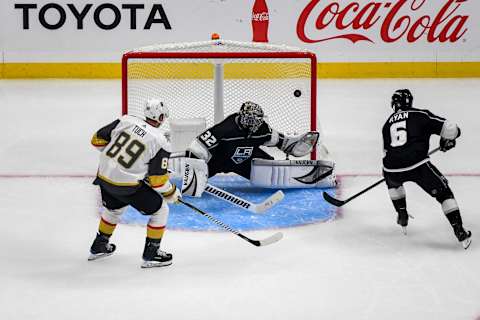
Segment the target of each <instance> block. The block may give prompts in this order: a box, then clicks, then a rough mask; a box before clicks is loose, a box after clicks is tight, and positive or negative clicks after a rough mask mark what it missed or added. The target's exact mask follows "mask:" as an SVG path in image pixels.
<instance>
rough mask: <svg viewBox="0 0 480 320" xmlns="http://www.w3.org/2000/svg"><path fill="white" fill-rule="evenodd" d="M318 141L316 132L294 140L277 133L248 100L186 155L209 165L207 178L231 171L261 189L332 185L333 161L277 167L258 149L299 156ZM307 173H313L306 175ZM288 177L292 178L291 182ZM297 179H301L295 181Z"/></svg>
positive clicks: (259, 110) (199, 138)
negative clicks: (270, 148)
mask: <svg viewBox="0 0 480 320" xmlns="http://www.w3.org/2000/svg"><path fill="white" fill-rule="evenodd" d="M318 138H319V133H318V132H315V131H311V132H307V133H305V134H303V135H300V136H296V137H289V136H286V135H284V134H283V133H280V132H278V131H276V130H275V129H273V128H272V127H270V125H269V124H268V123H267V122H266V121H265V120H264V113H263V110H262V108H261V107H260V106H259V105H258V104H256V103H254V102H251V101H247V102H245V103H243V104H242V105H241V107H240V110H239V112H236V113H233V114H231V115H229V116H228V117H227V118H226V119H225V120H223V121H222V122H220V123H218V124H216V125H214V126H213V127H211V128H209V129H207V130H206V131H204V132H203V133H202V134H200V135H199V136H198V137H197V138H196V139H195V140H194V141H193V142H192V143H191V145H190V146H189V147H188V149H187V152H186V156H187V158H196V159H201V160H202V161H203V160H204V163H205V162H206V164H207V166H208V177H212V176H214V175H216V174H217V173H221V172H223V173H228V172H233V173H236V174H238V175H240V176H242V177H244V178H246V179H250V181H251V182H252V183H253V184H254V185H257V186H262V187H279V188H283V187H285V188H288V187H314V186H319V185H320V184H321V183H329V186H331V184H333V183H334V182H331V181H334V180H335V177H334V175H333V174H332V172H333V163H332V162H329V161H323V162H322V161H314V160H313V161H312V160H306V161H305V163H303V164H302V163H300V162H298V163H293V161H290V162H289V163H282V164H279V161H276V160H273V157H272V156H271V155H269V154H268V153H267V152H265V151H263V150H262V149H260V146H266V147H276V148H278V149H280V150H282V151H283V152H284V153H286V154H287V155H292V156H294V157H302V156H305V155H308V154H309V153H310V152H312V149H313V148H314V147H315V146H316V144H317V142H318ZM254 159H255V160H254ZM257 159H258V160H257ZM259 160H260V161H259ZM308 161H311V162H309V163H307V162H308ZM302 165H303V167H301V166H302ZM307 165H308V166H309V167H307ZM280 166H281V170H283V171H282V172H285V174H282V177H278V176H277V175H276V172H277V171H278V170H276V168H278V167H280ZM255 168H257V169H255ZM258 168H260V169H258ZM325 168H327V169H328V170H329V171H328V174H325V176H328V175H330V176H329V177H328V179H326V178H325V176H324V177H322V176H321V174H320V173H319V172H325V171H326V170H323V169H325ZM272 172H273V173H272ZM305 172H306V173H307V175H306V174H305ZM310 172H311V173H312V174H310V175H308V173H310ZM290 176H292V177H293V178H292V179H290V178H289V177H290ZM297 176H299V177H300V178H304V179H303V180H302V179H296V180H295V178H296V177H297ZM307 176H308V177H307ZM322 179H323V180H322ZM327 180H328V182H326V181H327ZM272 181H273V182H272ZM276 181H278V183H277V182H276ZM197 190H198V188H197Z"/></svg>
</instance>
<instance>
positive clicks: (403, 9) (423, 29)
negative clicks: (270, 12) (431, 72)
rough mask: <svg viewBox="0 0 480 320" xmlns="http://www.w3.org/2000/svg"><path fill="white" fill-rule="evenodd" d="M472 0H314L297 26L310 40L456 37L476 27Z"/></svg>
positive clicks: (431, 40)
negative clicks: (472, 21)
mask: <svg viewBox="0 0 480 320" xmlns="http://www.w3.org/2000/svg"><path fill="white" fill-rule="evenodd" d="M470 1H471V0H470ZM467 2H468V0H435V1H432V0H430V1H428V0H397V1H389V0H384V1H325V0H311V1H309V2H308V3H307V4H306V6H305V7H304V8H303V10H302V11H301V12H300V14H299V17H298V21H297V26H296V31H297V35H298V38H299V39H300V40H301V41H302V42H305V43H321V42H325V41H349V42H351V43H357V42H366V43H371V44H375V43H379V42H384V43H394V42H406V43H415V42H423V43H435V42H438V43H445V42H450V43H455V42H457V41H459V40H461V39H462V38H464V37H465V36H466V35H467V33H468V31H469V28H471V27H475V25H470V24H469V19H470V13H469V12H468V10H466V4H467ZM476 27H478V24H476Z"/></svg>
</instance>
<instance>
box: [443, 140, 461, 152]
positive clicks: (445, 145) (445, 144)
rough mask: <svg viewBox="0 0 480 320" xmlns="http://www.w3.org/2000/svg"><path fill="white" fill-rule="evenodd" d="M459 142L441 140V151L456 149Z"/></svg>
mask: <svg viewBox="0 0 480 320" xmlns="http://www.w3.org/2000/svg"><path fill="white" fill-rule="evenodd" d="M456 144H457V142H456V141H455V139H445V138H440V151H443V152H447V151H448V150H450V149H452V148H455V145H456Z"/></svg>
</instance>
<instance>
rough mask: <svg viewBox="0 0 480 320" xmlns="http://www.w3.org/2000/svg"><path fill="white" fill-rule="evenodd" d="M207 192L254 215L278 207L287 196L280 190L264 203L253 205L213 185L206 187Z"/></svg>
mask: <svg viewBox="0 0 480 320" xmlns="http://www.w3.org/2000/svg"><path fill="white" fill-rule="evenodd" d="M205 191H206V192H207V193H209V194H211V195H213V196H215V197H217V198H219V199H221V200H224V201H227V202H229V203H231V204H233V205H236V206H238V207H240V208H243V209H246V210H248V211H251V212H253V213H264V212H265V211H267V210H268V209H270V208H272V207H273V206H274V205H276V204H277V203H278V202H280V201H282V199H283V197H284V196H285V195H284V194H283V192H282V191H281V190H278V191H277V192H275V193H274V194H272V195H271V196H270V197H268V198H267V199H266V200H264V201H263V202H260V203H253V202H250V201H247V200H245V199H242V198H240V197H239V196H236V195H234V194H231V193H229V192H227V191H225V190H222V189H220V188H217V187H215V186H212V185H211V184H207V186H206V187H205Z"/></svg>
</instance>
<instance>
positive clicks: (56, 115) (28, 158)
mask: <svg viewBox="0 0 480 320" xmlns="http://www.w3.org/2000/svg"><path fill="white" fill-rule="evenodd" d="M405 87H408V88H410V89H411V90H412V92H413V94H414V97H415V100H414V104H415V106H416V107H419V108H429V109H430V110H431V111H432V112H434V113H436V114H438V115H442V116H445V117H447V118H449V119H451V120H453V121H456V122H457V123H458V124H459V125H460V127H461V128H462V137H461V138H460V139H459V141H458V145H457V148H455V149H453V150H452V151H450V152H449V153H446V154H443V153H441V154H440V153H439V154H436V155H434V156H432V161H433V163H434V164H435V165H436V166H437V167H438V168H439V169H440V170H441V171H443V172H444V173H445V174H447V176H448V178H449V181H450V184H451V187H452V189H453V192H454V194H455V195H456V198H457V200H458V203H459V205H460V209H461V212H462V215H463V219H464V222H465V225H466V226H467V227H468V228H469V229H470V230H472V232H473V243H472V245H471V247H470V249H468V250H467V251H465V250H463V249H462V248H461V246H460V245H459V244H458V243H457V241H456V239H455V237H454V235H453V233H452V231H451V230H450V226H449V224H448V222H447V221H446V218H445V217H444V216H443V213H442V211H441V209H440V206H439V205H438V204H437V203H436V202H435V201H434V200H433V199H431V198H429V197H428V196H427V195H426V194H424V193H423V192H422V191H421V190H420V189H419V188H418V187H416V186H414V185H408V184H407V185H406V189H407V199H408V207H409V212H410V213H411V214H412V215H414V216H415V219H414V220H411V223H410V226H409V229H408V235H407V236H404V235H402V233H401V232H400V230H399V227H398V226H397V225H396V223H395V213H394V210H393V207H392V205H391V203H390V200H389V198H388V195H387V192H386V188H385V186H384V185H382V186H379V187H377V188H376V189H373V190H372V191H370V192H368V193H366V194H365V195H364V196H362V197H360V198H358V199H356V200H354V201H352V202H351V203H349V204H348V205H346V206H345V207H343V208H342V209H341V210H339V211H338V212H337V219H335V220H333V221H329V222H326V223H318V224H311V225H308V226H303V227H296V228H285V229H282V231H283V233H284V235H285V237H284V239H283V240H281V241H280V242H279V243H277V244H274V245H272V246H268V247H265V248H256V247H253V246H251V245H249V244H248V243H246V242H244V241H242V240H241V239H239V238H237V237H235V236H234V235H232V234H230V233H219V232H188V231H172V230H171V231H167V233H166V235H165V238H164V241H163V247H164V248H165V249H166V250H169V251H171V252H172V253H173V255H174V263H173V265H172V266H170V267H166V268H158V269H151V270H142V269H140V268H139V266H140V262H141V260H140V259H141V258H140V256H141V252H142V249H143V244H144V236H145V230H144V228H141V227H136V226H127V225H119V226H118V227H117V230H116V233H115V235H114V236H113V242H115V243H116V244H117V246H118V250H117V252H116V254H115V255H114V256H112V257H109V258H108V259H105V260H103V261H95V262H87V260H86V258H87V256H88V249H89V246H90V244H91V241H92V239H93V236H94V234H95V232H96V229H97V224H98V218H97V212H98V201H99V199H98V191H97V190H96V188H95V187H94V186H92V185H91V180H92V178H91V176H93V175H94V173H95V171H96V166H97V156H98V155H97V153H96V151H95V150H93V149H92V148H91V147H90V145H89V143H90V137H91V134H92V133H93V132H94V131H95V130H96V129H98V127H100V126H102V125H104V124H106V123H108V122H110V121H111V120H113V119H112V118H113V117H114V116H116V115H118V114H119V111H120V82H119V81H68V80H43V81H21V80H19V81H0V105H1V110H2V119H3V120H4V122H3V134H2V135H1V136H0V146H1V148H0V153H1V154H0V192H1V194H2V204H1V205H0V208H1V209H0V210H1V223H0V319H9V320H10V319H28V318H30V319H36V320H37V319H48V320H51V319H81V320H85V319H102V320H105V319H147V318H148V319H155V318H162V319H211V320H216V319H219V320H220V319H222V320H223V319H348V320H350V319H358V320H361V319H365V320H366V319H368V320H370V319H393V320H396V319H399V320H404V319H415V320H416V319H440V320H443V319H445V320H450V319H455V320H457V319H467V320H476V319H480V276H479V273H480V241H479V237H478V235H479V234H480V231H479V230H480V219H479V209H478V199H476V195H477V193H478V190H480V162H479V159H480V157H479V156H480V151H479V147H478V146H479V145H480V135H479V134H478V132H479V129H480V122H479V119H478V118H477V117H478V116H480V111H479V109H478V102H479V101H480V80H447V79H445V80H428V79H422V80H402V79H392V80H329V81H319V120H320V122H321V126H322V128H323V131H324V133H325V135H326V137H327V139H328V140H327V145H328V147H329V149H330V152H331V155H332V158H333V159H335V161H336V162H337V169H338V174H340V177H341V185H340V187H339V192H340V196H341V197H343V198H346V197H348V196H349V195H352V194H354V193H356V192H358V191H359V190H361V189H363V188H364V187H366V186H368V185H370V184H371V183H373V182H375V181H377V180H378V179H380V175H379V173H380V165H381V154H382V152H381V151H382V150H381V149H382V148H381V136H380V128H381V126H382V124H383V122H384V120H385V119H386V117H387V116H388V115H389V113H390V109H389V100H390V96H391V94H392V92H393V91H394V90H395V89H399V88H405ZM272 103H274V102H272ZM434 143H435V144H434V146H436V143H437V140H435V142H434ZM299 206H301V203H299ZM273 231H274V230H263V231H254V232H248V233H246V234H248V235H249V236H250V237H252V238H261V237H264V236H267V235H270V234H271V233H273Z"/></svg>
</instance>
